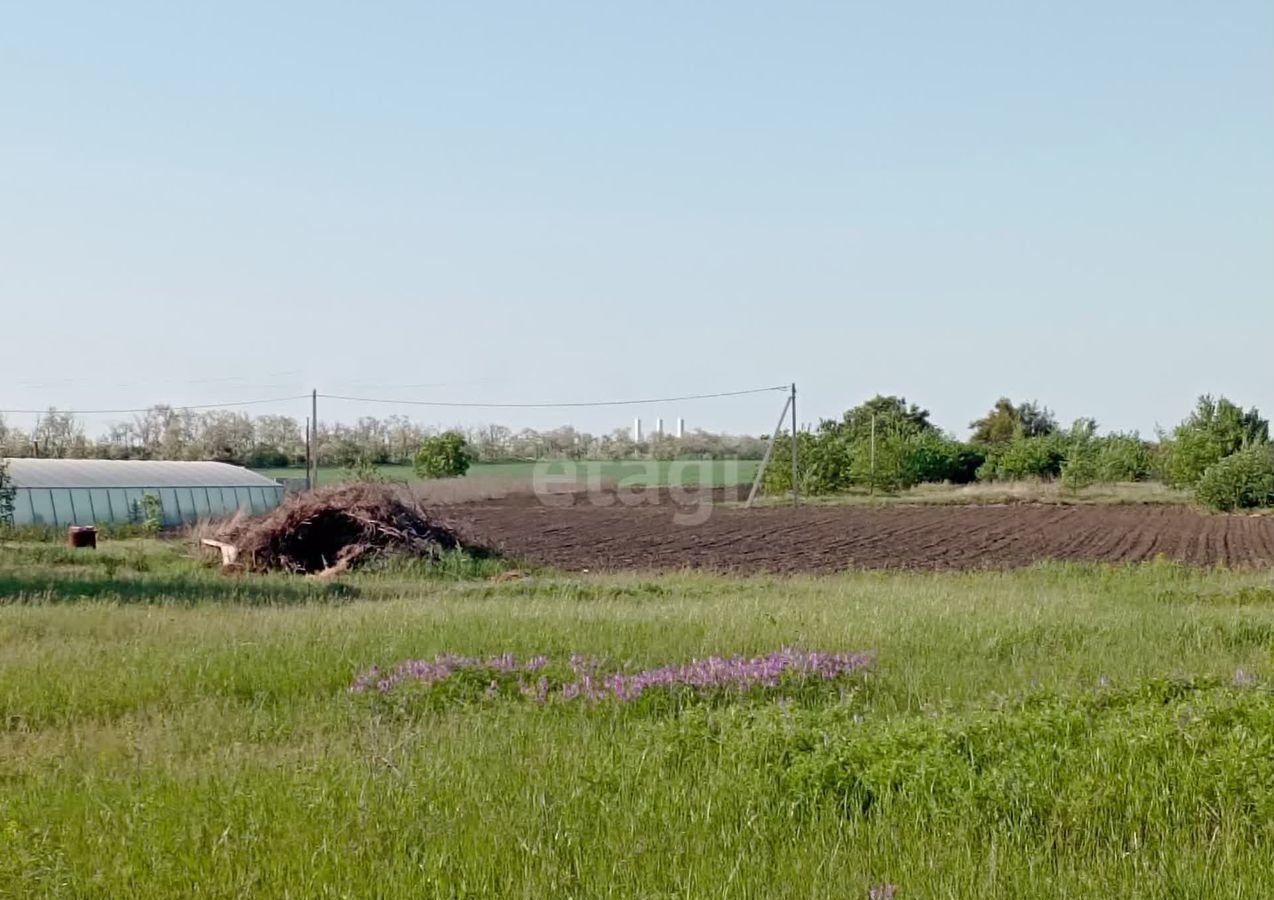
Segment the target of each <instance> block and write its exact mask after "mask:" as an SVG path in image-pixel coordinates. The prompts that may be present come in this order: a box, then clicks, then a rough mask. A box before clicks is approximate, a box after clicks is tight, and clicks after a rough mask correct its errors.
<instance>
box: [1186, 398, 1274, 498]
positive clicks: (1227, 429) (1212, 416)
mask: <svg viewBox="0 0 1274 900" xmlns="http://www.w3.org/2000/svg"><path fill="white" fill-rule="evenodd" d="M1269 437H1270V426H1269V422H1267V421H1266V420H1265V419H1263V418H1261V415H1260V413H1259V412H1258V411H1257V410H1256V409H1255V408H1252V409H1249V410H1246V411H1245V410H1244V409H1243V408H1242V407H1239V406H1237V405H1235V404H1234V403H1231V402H1230V401H1229V400H1227V399H1225V398H1224V397H1222V398H1220V399H1219V400H1213V399H1212V398H1211V397H1210V396H1207V395H1204V396H1202V397H1200V398H1199V402H1198V404H1197V405H1196V406H1195V409H1194V412H1192V413H1191V414H1190V415H1189V417H1187V418H1186V420H1185V421H1184V422H1182V423H1181V424H1180V425H1178V426H1177V427H1176V428H1175V429H1173V432H1172V438H1171V440H1169V441H1165V452H1166V454H1167V456H1166V459H1165V465H1164V477H1165V480H1166V481H1167V482H1168V483H1169V484H1172V485H1175V486H1178V487H1189V486H1192V485H1194V484H1196V483H1198V481H1199V479H1200V478H1201V477H1202V475H1203V473H1204V471H1205V470H1206V469H1207V468H1208V467H1209V466H1211V465H1212V464H1213V463H1217V462H1220V461H1221V460H1223V459H1225V458H1226V457H1227V456H1229V455H1230V454H1231V453H1234V452H1236V451H1238V450H1241V449H1243V448H1244V447H1250V446H1253V445H1255V444H1264V443H1267V442H1268V441H1269Z"/></svg>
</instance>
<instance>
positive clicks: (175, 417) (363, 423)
mask: <svg viewBox="0 0 1274 900" xmlns="http://www.w3.org/2000/svg"><path fill="white" fill-rule="evenodd" d="M443 431H444V429H437V428H432V427H429V426H424V425H420V424H419V423H416V422H413V421H411V420H410V419H408V418H406V417H405V416H389V417H387V418H375V417H371V416H365V417H363V418H360V419H358V420H357V421H356V422H354V423H352V424H345V423H338V422H334V423H327V422H320V423H319V427H318V429H317V440H316V444H317V448H318V461H319V465H324V466H344V467H354V466H379V465H410V464H412V463H413V461H414V460H415V457H416V454H417V452H418V451H419V449H420V447H421V446H422V445H423V444H424V442H425V440H426V438H429V437H431V436H434V435H437V434H439V433H442V432H443ZM445 431H447V432H455V433H458V434H460V435H461V436H463V438H464V440H465V444H466V447H467V450H468V452H469V454H470V455H471V457H472V458H473V459H474V460H477V461H481V462H502V461H512V460H535V459H650V458H653V459H676V458H697V459H759V458H760V457H761V455H762V454H763V453H764V452H765V445H766V441H765V440H763V439H761V438H758V437H753V436H751V435H730V434H715V433H711V432H707V431H702V430H696V431H693V432H691V433H689V434H687V435H686V436H684V437H681V438H678V437H674V436H672V435H651V436H649V437H647V438H646V439H644V440H642V441H640V442H638V441H634V440H633V439H632V436H631V434H630V433H629V432H628V431H627V429H623V428H619V429H616V430H615V431H613V432H610V433H609V434H603V435H594V434H590V433H588V432H585V431H577V430H576V429H574V428H571V427H569V426H564V427H561V428H554V429H550V430H545V431H536V430H534V429H530V428H524V429H522V430H520V431H515V430H514V429H512V428H508V427H506V426H504V425H483V426H479V427H474V428H464V427H456V428H450V429H445ZM305 445H306V441H305V425H304V423H302V422H299V421H298V420H296V419H294V418H292V417H290V416H278V415H262V416H252V415H249V414H247V413H243V412H233V411H229V410H211V411H193V410H187V409H179V408H174V407H171V406H163V405H160V406H154V407H152V408H150V409H149V410H147V411H146V412H145V413H144V414H141V415H136V416H133V417H132V418H131V419H129V420H128V421H125V422H118V423H115V424H113V425H111V426H110V427H109V428H108V429H107V430H106V432H105V433H103V434H100V435H98V436H96V437H90V436H89V435H88V434H87V432H86V431H85V429H84V425H83V423H82V422H81V421H80V420H79V419H78V418H76V417H75V416H74V415H72V414H70V413H67V412H61V411H59V410H57V409H49V410H48V411H47V412H45V413H44V414H43V415H41V416H40V417H39V419H38V421H37V422H36V424H35V425H34V427H33V428H31V429H30V430H25V429H21V428H17V427H14V426H11V425H7V424H6V423H5V421H4V419H3V418H2V417H0V457H30V456H41V457H46V458H59V459H60V458H70V459H168V460H214V461H218V462H228V463H234V464H236V465H242V466H249V467H253V468H281V467H285V466H299V465H302V464H303V463H304V461H305V453H306V450H305Z"/></svg>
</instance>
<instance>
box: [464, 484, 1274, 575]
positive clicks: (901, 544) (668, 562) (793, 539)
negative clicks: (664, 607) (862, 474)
mask: <svg viewBox="0 0 1274 900" xmlns="http://www.w3.org/2000/svg"><path fill="white" fill-rule="evenodd" d="M720 494H721V492H720V491H717V492H714V497H713V499H716V500H718V501H719V500H720V499H721V496H720ZM572 499H573V501H574V502H573V505H566V504H568V503H571V502H572ZM621 500H623V501H626V502H627V503H628V504H629V505H624V503H623V502H621ZM669 501H670V498H669V497H667V496H666V495H665V494H663V493H662V492H661V493H660V494H658V495H656V494H654V493H647V494H644V495H643V494H641V493H640V492H639V493H638V494H630V495H628V496H627V497H626V498H614V497H612V498H611V505H609V506H606V505H597V503H598V502H600V503H606V502H608V501H607V499H606V498H605V497H603V498H594V499H593V500H590V499H588V498H584V497H576V498H551V502H552V503H553V504H554V505H545V504H544V503H541V502H540V501H538V500H537V499H536V498H527V497H510V498H508V499H507V501H487V502H482V503H472V504H465V505H464V506H463V510H462V511H461V510H460V509H456V508H453V510H452V511H453V513H457V516H456V518H457V520H459V521H462V522H463V523H464V530H465V531H466V532H468V533H469V534H470V535H471V536H476V537H478V538H480V539H481V540H482V542H483V543H486V544H487V545H488V546H493V547H495V548H497V549H498V550H500V551H501V552H503V553H504V554H506V555H508V556H511V557H513V558H516V559H521V560H524V561H526V562H530V563H534V564H540V565H547V566H552V567H554V568H559V569H564V570H571V571H579V570H581V569H589V570H592V571H598V570H616V569H681V568H694V569H714V570H723V571H734V572H833V571H838V570H843V569H849V568H866V569H919V570H942V569H987V568H1010V567H1017V566H1025V565H1029V564H1031V563H1033V562H1036V561H1038V560H1043V559H1055V560H1082V561H1093V562H1136V561H1141V560H1150V559H1154V558H1155V557H1157V556H1160V555H1162V556H1163V557H1165V558H1167V559H1170V560H1176V561H1180V562H1184V563H1189V564H1194V565H1214V564H1217V563H1223V564H1226V565H1231V566H1244V565H1257V566H1263V565H1268V564H1270V563H1274V517H1268V516H1223V515H1206V514H1203V513H1200V512H1196V511H1194V510H1191V509H1188V508H1184V507H1174V506H1048V505H1013V506H976V507H936V506H935V507H902V506H894V507H861V506H841V507H836V506H821V507H817V506H816V507H804V508H801V509H791V508H773V507H771V508H761V509H751V510H745V509H740V508H737V507H728V506H721V505H716V506H713V507H712V508H711V509H710V513H709V514H707V515H706V517H704V512H705V511H706V510H699V511H698V514H697V515H696V512H695V510H694V509H693V508H689V507H685V506H678V505H675V504H673V503H671V502H669ZM698 518H703V521H698V522H695V520H696V519H698ZM679 521H680V523H679ZM691 522H694V524H690V523H691Z"/></svg>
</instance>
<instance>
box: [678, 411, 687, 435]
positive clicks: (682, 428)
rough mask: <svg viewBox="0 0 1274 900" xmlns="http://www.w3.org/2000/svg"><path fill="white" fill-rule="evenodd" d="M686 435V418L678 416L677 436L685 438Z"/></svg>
mask: <svg viewBox="0 0 1274 900" xmlns="http://www.w3.org/2000/svg"><path fill="white" fill-rule="evenodd" d="M685 436H686V420H685V419H683V418H681V417H680V416H678V417H677V437H679V438H683V437H685Z"/></svg>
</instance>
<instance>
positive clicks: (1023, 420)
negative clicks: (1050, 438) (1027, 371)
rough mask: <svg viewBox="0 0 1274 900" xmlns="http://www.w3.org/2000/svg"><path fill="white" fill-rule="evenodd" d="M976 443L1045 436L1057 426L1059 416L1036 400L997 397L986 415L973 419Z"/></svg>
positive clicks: (995, 442) (1002, 442)
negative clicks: (1018, 400)
mask: <svg viewBox="0 0 1274 900" xmlns="http://www.w3.org/2000/svg"><path fill="white" fill-rule="evenodd" d="M969 427H970V428H972V429H973V437H972V439H971V440H972V441H973V443H975V444H1004V443H1008V442H1009V441H1011V440H1013V439H1014V438H1018V437H1027V438H1033V437H1043V436H1045V435H1049V434H1052V433H1053V432H1054V431H1056V430H1057V420H1056V419H1054V418H1053V413H1052V411H1051V410H1049V409H1048V408H1047V407H1043V406H1039V405H1038V404H1036V403H1033V402H1029V403H1022V404H1021V405H1014V403H1013V401H1012V400H1010V399H1009V398H1008V397H1001V398H1000V399H999V400H997V401H995V406H993V407H992V408H991V411H990V412H988V413H987V414H986V415H985V416H983V417H982V418H980V419H977V420H976V421H973V422H970V423H969Z"/></svg>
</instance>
